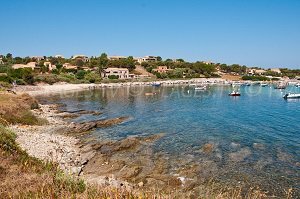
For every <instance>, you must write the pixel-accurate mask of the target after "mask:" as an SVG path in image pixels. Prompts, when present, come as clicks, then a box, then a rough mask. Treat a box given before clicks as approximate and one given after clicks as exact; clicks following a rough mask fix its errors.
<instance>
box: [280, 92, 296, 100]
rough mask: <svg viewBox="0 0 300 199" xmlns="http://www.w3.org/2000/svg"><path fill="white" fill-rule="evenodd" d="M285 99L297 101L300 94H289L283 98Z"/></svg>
mask: <svg viewBox="0 0 300 199" xmlns="http://www.w3.org/2000/svg"><path fill="white" fill-rule="evenodd" d="M283 98H284V99H297V98H300V93H287V94H285V95H284V96H283Z"/></svg>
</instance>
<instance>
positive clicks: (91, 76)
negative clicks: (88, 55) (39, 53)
mask: <svg viewBox="0 0 300 199" xmlns="http://www.w3.org/2000/svg"><path fill="white" fill-rule="evenodd" d="M84 79H85V80H87V81H89V82H90V83H95V82H100V81H101V77H100V75H99V74H98V73H95V72H90V73H87V74H85V76H84Z"/></svg>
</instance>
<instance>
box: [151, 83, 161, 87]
mask: <svg viewBox="0 0 300 199" xmlns="http://www.w3.org/2000/svg"><path fill="white" fill-rule="evenodd" d="M160 85H161V83H160V82H153V83H152V86H160Z"/></svg>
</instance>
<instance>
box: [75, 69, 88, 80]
mask: <svg viewBox="0 0 300 199" xmlns="http://www.w3.org/2000/svg"><path fill="white" fill-rule="evenodd" d="M85 74H86V72H85V71H84V70H79V71H77V73H76V75H75V76H76V78H77V79H83V78H84V76H85Z"/></svg>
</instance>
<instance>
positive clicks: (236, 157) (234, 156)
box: [229, 147, 251, 162]
mask: <svg viewBox="0 0 300 199" xmlns="http://www.w3.org/2000/svg"><path fill="white" fill-rule="evenodd" d="M249 155H251V151H250V149H249V148H247V147H245V148H242V149H241V150H239V151H237V152H234V153H229V159H230V160H231V161H233V162H241V161H243V160H244V159H245V158H246V157H248V156H249Z"/></svg>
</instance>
